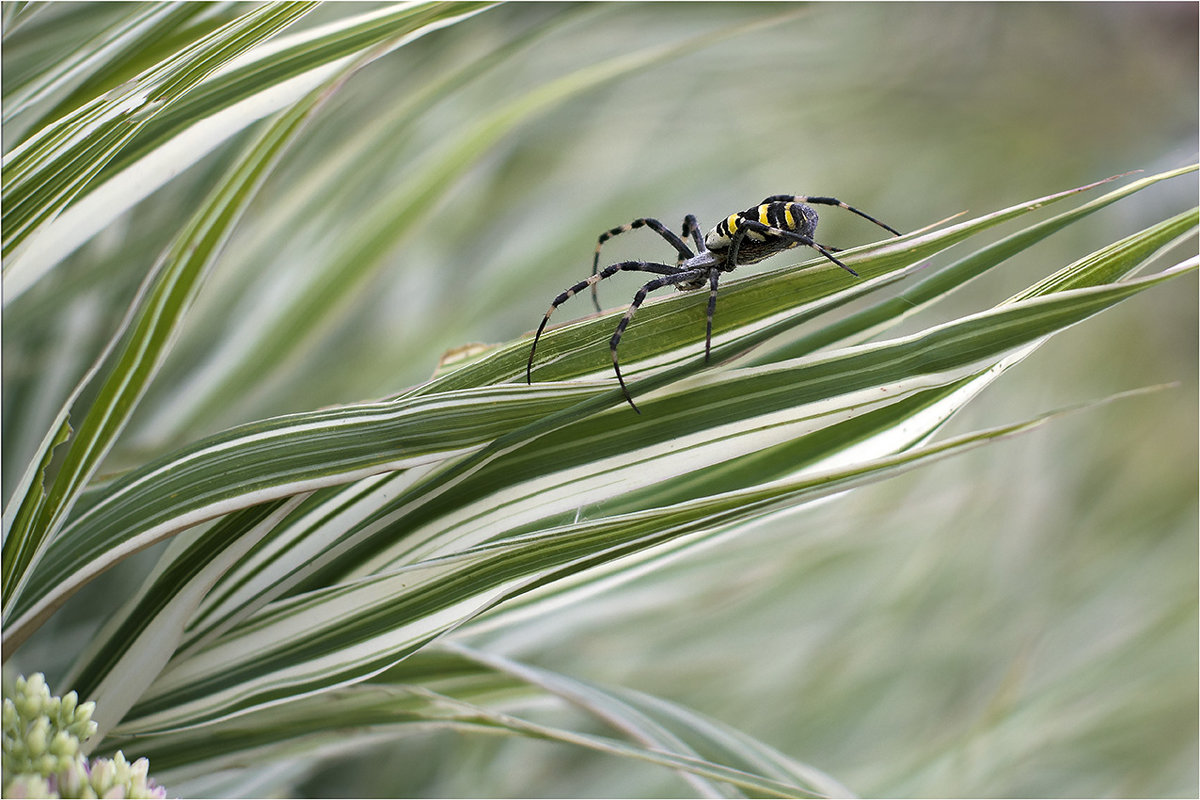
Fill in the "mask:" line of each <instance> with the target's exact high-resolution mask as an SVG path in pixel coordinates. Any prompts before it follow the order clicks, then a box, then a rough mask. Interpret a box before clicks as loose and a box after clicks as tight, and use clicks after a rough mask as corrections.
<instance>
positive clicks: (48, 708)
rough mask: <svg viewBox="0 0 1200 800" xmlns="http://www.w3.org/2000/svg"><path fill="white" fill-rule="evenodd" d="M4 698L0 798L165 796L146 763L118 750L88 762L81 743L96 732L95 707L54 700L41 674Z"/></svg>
mask: <svg viewBox="0 0 1200 800" xmlns="http://www.w3.org/2000/svg"><path fill="white" fill-rule="evenodd" d="M7 694H8V695H10V696H6V697H5V698H4V708H3V736H2V737H0V738H2V744H3V747H2V748H0V750H2V762H0V766H3V770H4V792H3V794H4V797H12V798H18V797H46V798H62V797H125V798H162V797H166V790H165V789H163V788H162V787H161V786H159V785H158V784H156V783H155V782H154V781H153V780H151V779H150V777H149V776H148V774H147V773H148V771H149V769H150V762H149V761H147V760H146V759H144V758H139V759H138V760H137V761H134V762H133V763H132V764H131V763H129V761H127V760H126V759H125V756H124V755H123V754H122V753H121V752H120V751H118V752H117V754H116V755H115V756H114V757H113V758H111V759H109V758H96V759H92V760H91V761H90V762H89V760H88V759H87V757H86V756H84V755H83V751H82V749H81V747H80V745H81V743H82V742H85V741H87V739H88V738H89V737H91V736H92V734H94V733H95V732H96V723H95V722H93V721H92V713H93V712H94V711H95V709H96V704H95V703H80V702H79V696H78V695H77V694H76V693H75V692H69V693H68V694H67V695H66V696H64V697H54V696H52V695H51V694H50V687H49V686H47V685H46V679H45V677H43V676H42V674H41V673H38V674H36V675H33V676H31V677H30V678H28V679H26V678H23V677H22V678H18V679H17V681H16V685H15V686H14V687H13V689H12V691H11V692H8V693H7Z"/></svg>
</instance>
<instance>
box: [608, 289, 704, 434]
mask: <svg viewBox="0 0 1200 800" xmlns="http://www.w3.org/2000/svg"><path fill="white" fill-rule="evenodd" d="M707 271H708V270H703V269H688V270H680V271H677V272H675V273H674V274H673V275H667V276H665V277H662V278H655V279H654V280H652V281H650V282H649V283H647V284H646V285H645V286H643V287H642V288H640V289H638V290H637V294H635V295H634V296H633V303H631V304H630V306H629V309H628V310H627V311H626V312H625V316H623V317H621V321H620V322H619V323H617V329H616V331H614V332H613V335H612V339H610V340H609V342H608V346H609V349H610V350H612V361H613V371H614V372H616V373H617V382H618V383H620V384H621V391H622V392H623V393H624V394H625V401H626V402H627V403H629V407H630V408H632V409H633V410H634V411H636V412H637V413H639V414H640V413H642V412H641V411H638V407H637V406H636V405H634V403H633V397H631V396H630V394H629V387H628V386H626V385H625V378H624V377H623V376H622V375H621V365H620V363H619V362H618V360H617V345H619V344H620V343H621V335H622V334H624V333H625V328H626V327H628V326H629V321H630V320H631V319H633V315H634V314H635V313H637V310H638V307H639V306H640V305H641V304H642V303H643V302H644V301H645V300H646V295H648V294H649V293H650V292H653V291H654V290H655V289H661V288H662V287H664V286H670V285H671V284H676V283H685V282H687V281H693V280H695V279H696V278H700V277H703V276H704V274H705V273H706V272H707Z"/></svg>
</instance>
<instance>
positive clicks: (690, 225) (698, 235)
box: [683, 214, 708, 253]
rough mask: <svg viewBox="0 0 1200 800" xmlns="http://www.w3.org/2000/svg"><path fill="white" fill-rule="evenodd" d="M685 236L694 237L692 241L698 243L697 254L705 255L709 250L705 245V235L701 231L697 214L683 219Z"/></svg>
mask: <svg viewBox="0 0 1200 800" xmlns="http://www.w3.org/2000/svg"><path fill="white" fill-rule="evenodd" d="M683 236H684V238H687V237H688V236H690V237H692V241H693V242H695V243H696V252H697V253H703V252H704V251H706V250H707V249H708V247H707V245H705V244H704V234H703V232H702V231H701V230H700V223H699V222H697V221H696V215H695V214H688V215H687V216H686V217H684V218H683Z"/></svg>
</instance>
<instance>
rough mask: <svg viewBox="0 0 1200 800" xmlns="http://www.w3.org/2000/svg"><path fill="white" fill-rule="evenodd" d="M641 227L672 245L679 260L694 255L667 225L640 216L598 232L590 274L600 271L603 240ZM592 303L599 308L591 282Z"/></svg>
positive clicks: (596, 295) (596, 294) (597, 294)
mask: <svg viewBox="0 0 1200 800" xmlns="http://www.w3.org/2000/svg"><path fill="white" fill-rule="evenodd" d="M642 227H646V228H649V229H650V230H652V231H654V232H655V233H657V234H658V235H659V236H661V237H662V238H663V239H665V240H666V241H667V244H669V245H671V247H674V248H675V252H677V253H679V260H680V261H684V260H686V259H689V258H691V257H692V256H694V255H695V253H693V252H692V251H691V250H689V249H688V246H687V245H686V244H684V243H683V240H682V239H680V238H679V237H678V236H676V235H675V234H674V232H673V231H670V230H668V229H667V227H666V226H665V225H663V224H662V223H661V222H659V221H658V220H656V219H651V218H650V217H640V218H639V219H635V220H634V221H633V222H628V223H626V224H624V225H618V226H617V227H615V228H610V229H609V230H606V231H605V232H604V233H602V234H600V238H599V239H598V240H597V241H596V254H595V255H594V256H593V257H592V275H593V276H595V275H597V274H599V272H600V248H602V247H604V243H605V242H607V241H608V240H609V239H611V238H612V237H614V236H617V235H619V234H622V233H628V232H629V231H632V230H635V229H637V228H642ZM592 304H593V305H595V306H596V310H597V311H600V310H601V308H600V295H599V293H598V292H597V291H596V284H594V283H593V284H592Z"/></svg>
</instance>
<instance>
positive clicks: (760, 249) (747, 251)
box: [704, 201, 817, 269]
mask: <svg viewBox="0 0 1200 800" xmlns="http://www.w3.org/2000/svg"><path fill="white" fill-rule="evenodd" d="M747 221H751V222H757V223H760V224H761V225H766V226H769V227H772V228H777V229H779V230H784V231H789V232H792V233H798V234H800V235H802V236H807V237H809V238H811V237H812V235H813V233H814V232H815V231H816V229H817V212H816V211H814V210H813V209H812V208H810V207H809V206H806V205H804V204H803V203H793V202H782V201H780V202H773V203H763V204H762V205H757V206H754V207H753V208H748V209H746V210H745V211H741V212H739V213H737V214H730V215H729V216H728V217H726V218H725V219H723V220H721V221H720V222H719V223H717V226H716V227H715V228H713V229H712V230H711V231H709V232H708V236H706V237H705V239H704V245H705V247H707V248H708V249H709V250H710V251H712V252H714V253H721V252H723V251H725V250H728V249H729V246H730V244H732V242H733V239H734V237H735V236H736V235H737V233H738V230H739V229H741V228H748V226H746V225H745V223H746V222H747ZM755 227H757V226H755ZM797 244H798V242H797V241H796V240H795V239H784V238H782V237H780V236H776V235H773V234H771V233H769V232H765V231H761V230H756V229H748V230H746V231H745V233H744V234H743V238H742V243H741V245H740V246H739V247H738V257H737V260H738V264H753V263H755V262H758V261H762V260H763V259H764V258H769V257H770V256H773V255H775V254H776V253H778V252H780V251H783V250H786V249H788V248H790V247H795V246H796V245H797ZM733 266H734V265H732V264H730V265H727V266H726V267H725V268H726V269H732V268H733Z"/></svg>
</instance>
